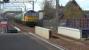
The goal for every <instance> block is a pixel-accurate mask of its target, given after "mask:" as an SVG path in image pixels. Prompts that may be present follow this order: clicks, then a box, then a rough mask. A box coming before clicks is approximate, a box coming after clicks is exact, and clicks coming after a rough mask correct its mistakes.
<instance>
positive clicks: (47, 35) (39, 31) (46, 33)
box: [35, 26, 50, 39]
mask: <svg viewBox="0 0 89 50" xmlns="http://www.w3.org/2000/svg"><path fill="white" fill-rule="evenodd" d="M35 33H36V34H37V35H39V36H41V37H43V38H45V39H49V38H50V29H46V28H43V27H39V26H35Z"/></svg>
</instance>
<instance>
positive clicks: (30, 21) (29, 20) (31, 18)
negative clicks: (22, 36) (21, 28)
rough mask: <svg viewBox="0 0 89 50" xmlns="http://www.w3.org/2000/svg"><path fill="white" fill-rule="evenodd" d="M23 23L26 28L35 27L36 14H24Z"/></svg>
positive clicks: (30, 12)
mask: <svg viewBox="0 0 89 50" xmlns="http://www.w3.org/2000/svg"><path fill="white" fill-rule="evenodd" d="M24 21H25V24H26V25H27V26H35V25H37V21H38V13H37V12H35V11H32V10H30V11H28V12H26V13H25V14H24Z"/></svg>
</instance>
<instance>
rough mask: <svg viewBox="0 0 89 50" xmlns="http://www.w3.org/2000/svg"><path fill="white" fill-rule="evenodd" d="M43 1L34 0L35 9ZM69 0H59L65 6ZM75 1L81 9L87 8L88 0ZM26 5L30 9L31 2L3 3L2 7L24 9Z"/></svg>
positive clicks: (36, 9)
mask: <svg viewBox="0 0 89 50" xmlns="http://www.w3.org/2000/svg"><path fill="white" fill-rule="evenodd" d="M17 1H21V0H17ZM43 1H44V0H37V1H36V2H35V11H39V10H41V6H43V4H42V3H43ZM69 1H70V0H60V5H63V6H65V5H66V4H67V3H68V2H69ZM76 2H77V3H78V4H79V6H80V7H81V8H82V9H83V10H89V0H76ZM25 5H26V9H27V10H31V9H32V3H25V4H22V3H8V4H4V8H6V9H10V8H12V9H15V8H17V9H19V10H20V9H21V8H22V9H24V8H25V7H24V6H25Z"/></svg>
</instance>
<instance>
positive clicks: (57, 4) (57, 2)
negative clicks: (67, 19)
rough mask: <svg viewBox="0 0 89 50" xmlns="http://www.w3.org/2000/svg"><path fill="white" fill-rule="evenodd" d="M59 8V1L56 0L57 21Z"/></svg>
mask: <svg viewBox="0 0 89 50" xmlns="http://www.w3.org/2000/svg"><path fill="white" fill-rule="evenodd" d="M58 7H59V0H56V19H57V20H58Z"/></svg>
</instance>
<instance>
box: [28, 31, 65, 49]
mask: <svg viewBox="0 0 89 50" xmlns="http://www.w3.org/2000/svg"><path fill="white" fill-rule="evenodd" d="M29 34H31V35H33V36H35V37H37V38H39V39H40V40H42V41H44V42H46V43H48V44H50V45H52V46H53V47H56V48H58V49H59V50H65V49H64V48H63V47H62V46H58V45H56V44H52V43H50V42H49V41H47V40H45V39H42V38H41V37H39V36H37V35H35V34H33V33H29Z"/></svg>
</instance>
